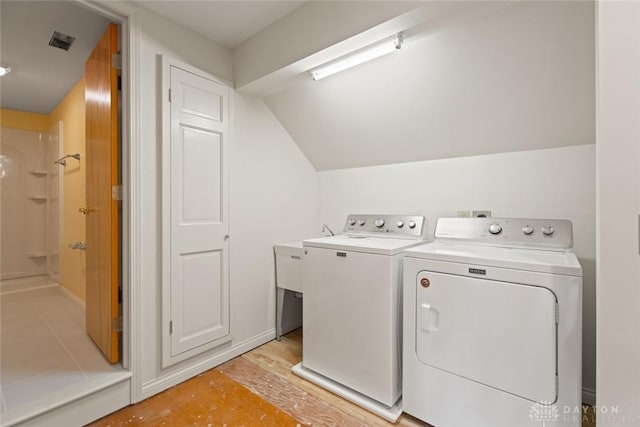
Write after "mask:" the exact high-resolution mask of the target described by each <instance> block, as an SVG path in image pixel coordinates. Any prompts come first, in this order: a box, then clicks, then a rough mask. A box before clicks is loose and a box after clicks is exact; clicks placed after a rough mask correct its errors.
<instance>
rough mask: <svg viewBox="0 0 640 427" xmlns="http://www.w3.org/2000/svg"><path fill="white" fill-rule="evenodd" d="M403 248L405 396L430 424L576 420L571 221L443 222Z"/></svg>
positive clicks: (577, 283) (407, 406)
mask: <svg viewBox="0 0 640 427" xmlns="http://www.w3.org/2000/svg"><path fill="white" fill-rule="evenodd" d="M435 237H436V241H435V242H433V243H429V244H426V245H422V246H418V247H415V248H411V249H409V250H407V251H405V253H404V256H405V258H404V297H403V298H404V345H403V404H404V410H405V412H407V413H409V414H411V415H413V416H415V417H417V418H419V419H421V420H423V421H425V422H427V423H429V424H432V425H434V426H436V427H465V426H469V427H483V426H486V427H519V426H526V427H532V426H535V425H540V426H545V427H550V426H560V425H562V426H580V425H581V412H580V407H581V375H582V357H581V355H582V350H581V345H582V270H581V267H580V264H579V263H578V260H577V258H576V256H575V254H574V253H573V252H572V246H573V232H572V225H571V222H570V221H563V220H535V219H497V218H444V219H443V218H441V219H439V220H438V223H437V226H436V232H435Z"/></svg>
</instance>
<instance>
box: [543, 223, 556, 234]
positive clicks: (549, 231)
mask: <svg viewBox="0 0 640 427" xmlns="http://www.w3.org/2000/svg"><path fill="white" fill-rule="evenodd" d="M554 231H555V230H554V229H553V227H552V226H550V225H545V226H543V227H542V234H544V235H545V236H551V235H552V234H553V232H554Z"/></svg>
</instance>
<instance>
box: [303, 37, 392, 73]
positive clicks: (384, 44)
mask: <svg viewBox="0 0 640 427" xmlns="http://www.w3.org/2000/svg"><path fill="white" fill-rule="evenodd" d="M401 47H402V34H397V35H396V36H394V37H391V38H388V39H385V40H383V41H381V42H379V43H376V44H373V45H371V46H369V47H366V48H364V49H361V50H358V51H356V52H354V53H352V54H349V55H347V56H344V57H342V58H340V59H338V60H337V61H333V62H330V63H328V64H326V65H322V66H320V67H318V68H316V69H313V70H311V71H310V73H311V76H312V77H313V80H320V79H323V78H325V77H328V76H330V75H332V74H335V73H339V72H340V71H344V70H346V69H348V68H351V67H355V66H356V65H360V64H362V63H363V62H367V61H371V60H372V59H375V58H379V57H381V56H384V55H386V54H389V53H391V52H395V51H396V50H400V48H401Z"/></svg>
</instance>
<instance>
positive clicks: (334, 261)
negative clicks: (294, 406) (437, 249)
mask: <svg viewBox="0 0 640 427" xmlns="http://www.w3.org/2000/svg"><path fill="white" fill-rule="evenodd" d="M425 228H426V227H425V221H424V217H422V216H407V215H349V217H348V218H347V222H346V224H345V227H344V231H345V234H343V235H338V236H332V237H323V238H317V239H311V240H305V241H304V242H303V246H304V255H303V259H302V270H303V286H304V299H303V310H302V313H303V314H302V327H303V346H302V363H300V364H298V365H296V366H295V367H294V368H293V372H294V373H295V374H297V375H299V376H301V377H303V378H305V379H307V380H309V381H311V382H313V383H315V384H317V385H320V386H321V387H324V388H326V389H328V390H330V391H332V392H333V393H335V394H338V395H340V396H342V397H344V398H345V399H348V400H350V401H352V402H354V403H356V404H358V405H360V406H362V407H364V408H366V409H368V410H370V411H371V412H374V413H376V414H377V415H379V416H381V417H383V418H386V419H388V420H390V421H395V420H397V419H398V417H399V416H400V414H401V413H402V405H401V399H400V396H401V388H402V375H401V366H400V365H401V361H402V353H401V350H402V343H401V332H402V330H401V317H402V310H401V303H402V300H401V293H400V292H401V284H402V251H403V250H404V249H406V248H408V247H411V246H415V245H418V244H421V243H424V241H423V240H424V231H425Z"/></svg>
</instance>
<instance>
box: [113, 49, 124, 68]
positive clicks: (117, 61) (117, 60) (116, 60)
mask: <svg viewBox="0 0 640 427" xmlns="http://www.w3.org/2000/svg"><path fill="white" fill-rule="evenodd" d="M111 66H112V67H113V68H116V69H118V70H122V55H120V54H119V53H112V54H111Z"/></svg>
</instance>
